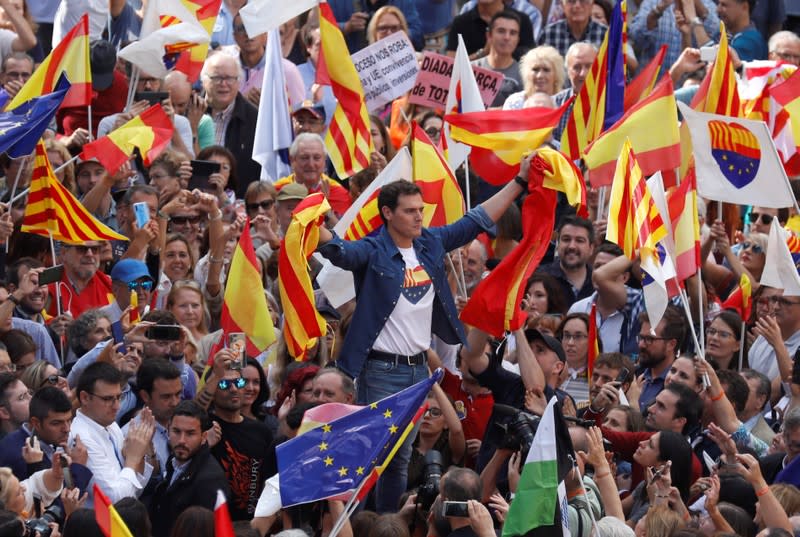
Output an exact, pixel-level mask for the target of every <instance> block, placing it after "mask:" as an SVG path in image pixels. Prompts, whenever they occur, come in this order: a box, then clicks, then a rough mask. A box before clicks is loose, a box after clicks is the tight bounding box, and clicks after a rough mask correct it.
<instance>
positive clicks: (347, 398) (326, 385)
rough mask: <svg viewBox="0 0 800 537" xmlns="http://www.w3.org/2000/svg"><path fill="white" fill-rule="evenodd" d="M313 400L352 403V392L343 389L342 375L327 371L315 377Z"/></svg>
mask: <svg viewBox="0 0 800 537" xmlns="http://www.w3.org/2000/svg"><path fill="white" fill-rule="evenodd" d="M313 387H314V393H313V398H314V399H313V400H314V401H315V402H319V403H352V402H353V396H352V394H346V393H345V392H344V390H343V389H342V377H340V376H339V375H337V374H336V373H326V374H323V375H320V376H318V377H316V378H315V379H314V382H313Z"/></svg>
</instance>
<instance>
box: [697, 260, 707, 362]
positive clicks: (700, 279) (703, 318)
mask: <svg viewBox="0 0 800 537" xmlns="http://www.w3.org/2000/svg"><path fill="white" fill-rule="evenodd" d="M697 310H698V311H699V313H700V315H699V316H698V320H699V321H700V344H701V345H702V346H703V347H702V349H703V356H705V355H706V315H705V309H703V275H702V274H701V272H700V267H697Z"/></svg>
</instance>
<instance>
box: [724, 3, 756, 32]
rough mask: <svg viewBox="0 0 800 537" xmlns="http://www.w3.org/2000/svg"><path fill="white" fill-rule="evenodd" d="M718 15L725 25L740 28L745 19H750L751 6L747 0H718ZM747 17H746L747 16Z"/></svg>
mask: <svg viewBox="0 0 800 537" xmlns="http://www.w3.org/2000/svg"><path fill="white" fill-rule="evenodd" d="M717 15H719V18H720V20H721V21H722V22H724V23H725V26H727V27H729V28H738V27H739V26H741V24H742V23H743V22H744V21H745V20H749V19H750V8H749V6H748V3H747V0H743V1H741V2H740V1H739V0H718V2H717ZM745 17H746V18H745Z"/></svg>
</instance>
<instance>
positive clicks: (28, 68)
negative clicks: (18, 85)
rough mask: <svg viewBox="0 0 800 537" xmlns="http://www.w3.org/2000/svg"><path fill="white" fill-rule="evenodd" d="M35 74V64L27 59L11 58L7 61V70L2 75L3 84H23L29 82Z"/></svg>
mask: <svg viewBox="0 0 800 537" xmlns="http://www.w3.org/2000/svg"><path fill="white" fill-rule="evenodd" d="M32 74H33V64H31V62H29V61H28V60H25V59H17V58H9V59H8V60H7V61H6V69H5V71H3V74H2V81H3V84H6V83H8V82H10V81H12V80H19V81H20V82H22V83H25V82H27V81H28V79H29V78H30V77H31V75H32Z"/></svg>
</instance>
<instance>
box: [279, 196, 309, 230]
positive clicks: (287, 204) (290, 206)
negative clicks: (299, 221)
mask: <svg viewBox="0 0 800 537" xmlns="http://www.w3.org/2000/svg"><path fill="white" fill-rule="evenodd" d="M301 201H303V200H283V201H279V202H277V204H276V207H277V209H275V212H276V213H277V215H278V225H279V226H280V230H281V236H283V235H285V234H286V230H287V229H288V228H289V224H290V223H291V221H292V212H293V211H294V209H295V207H297V205H298V204H299V203H300V202H301Z"/></svg>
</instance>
